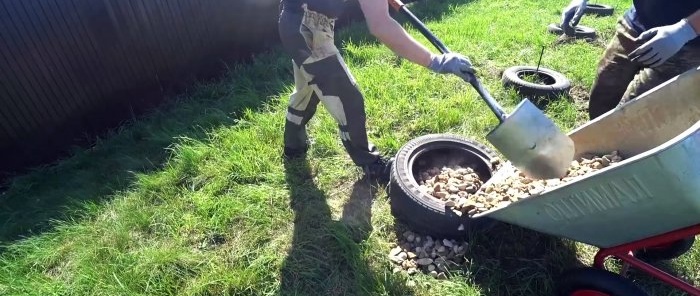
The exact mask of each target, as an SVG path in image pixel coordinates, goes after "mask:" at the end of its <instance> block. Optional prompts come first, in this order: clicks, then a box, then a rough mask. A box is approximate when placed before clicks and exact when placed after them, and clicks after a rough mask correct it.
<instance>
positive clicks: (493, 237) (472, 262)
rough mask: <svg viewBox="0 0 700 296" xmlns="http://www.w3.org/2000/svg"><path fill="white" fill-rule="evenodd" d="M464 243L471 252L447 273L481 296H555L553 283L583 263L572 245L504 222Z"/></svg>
mask: <svg viewBox="0 0 700 296" xmlns="http://www.w3.org/2000/svg"><path fill="white" fill-rule="evenodd" d="M407 230H410V229H409V228H407V227H406V226H405V225H403V224H401V223H397V224H396V226H395V228H394V231H395V235H396V237H402V236H403V234H404V232H406V231H407ZM433 239H436V240H440V241H441V240H442V238H441V237H433ZM464 240H465V241H466V242H467V243H468V244H469V249H468V251H467V253H466V254H465V255H464V257H463V259H462V260H463V262H461V261H455V262H457V264H458V265H452V266H451V267H449V273H448V274H452V277H453V278H454V277H463V278H464V279H466V280H467V281H468V282H469V283H468V285H475V286H478V287H479V289H480V290H481V291H482V292H483V294H482V295H488V296H501V295H503V296H506V295H509V296H510V295H531V296H541V295H553V294H552V293H553V292H552V288H553V287H552V285H553V280H554V279H555V278H556V277H557V276H558V275H559V274H560V273H561V272H563V271H564V270H566V269H568V268H573V267H575V266H579V264H580V263H579V261H578V259H577V257H576V250H575V248H574V246H573V244H571V243H568V242H565V241H564V240H562V239H560V238H556V237H552V236H549V235H545V234H542V233H538V232H535V231H530V230H526V229H523V228H520V227H517V226H511V225H508V224H505V223H500V222H498V223H496V224H495V226H494V227H493V228H490V229H489V230H488V231H486V232H475V233H473V234H472V235H471V236H470V237H469V238H465V239H464ZM453 280H454V279H453Z"/></svg>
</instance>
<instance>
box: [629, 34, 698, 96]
mask: <svg viewBox="0 0 700 296" xmlns="http://www.w3.org/2000/svg"><path fill="white" fill-rule="evenodd" d="M697 66H700V46H685V47H683V48H681V50H680V51H678V53H676V54H675V55H674V56H672V57H671V58H669V59H668V60H667V61H666V62H665V63H663V64H661V65H660V66H658V67H656V68H644V69H643V70H642V71H640V72H639V73H638V74H637V76H635V77H634V80H632V82H631V83H630V84H629V87H628V88H627V91H626V92H625V94H624V96H623V97H622V100H621V101H620V104H624V103H626V102H628V101H631V100H634V99H635V98H636V97H638V96H639V95H641V94H643V93H645V92H647V91H648V90H650V89H652V88H654V87H657V86H658V85H660V84H662V83H664V82H666V81H668V80H669V79H671V78H673V77H675V76H678V75H680V74H682V73H683V72H685V71H688V70H690V69H692V68H695V67H697Z"/></svg>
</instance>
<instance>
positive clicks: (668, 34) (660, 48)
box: [629, 19, 698, 68]
mask: <svg viewBox="0 0 700 296" xmlns="http://www.w3.org/2000/svg"><path fill="white" fill-rule="evenodd" d="M697 36H698V33H696V32H695V29H693V26H691V25H690V23H689V22H688V21H687V20H686V19H682V20H680V21H679V22H677V23H675V24H672V25H668V26H661V27H656V28H652V29H649V30H647V31H645V32H644V33H642V34H640V35H639V37H637V39H636V40H635V41H636V42H644V44H642V45H641V46H640V47H638V48H637V49H635V50H634V51H632V52H631V53H630V54H629V57H630V59H631V60H632V61H634V62H639V63H641V64H642V65H644V66H647V67H651V68H654V67H658V66H660V65H661V64H663V63H664V62H666V60H668V59H669V58H670V57H672V56H673V55H675V54H676V53H677V52H678V51H679V50H681V48H682V47H683V45H685V44H686V43H688V41H690V40H693V39H695V37H697Z"/></svg>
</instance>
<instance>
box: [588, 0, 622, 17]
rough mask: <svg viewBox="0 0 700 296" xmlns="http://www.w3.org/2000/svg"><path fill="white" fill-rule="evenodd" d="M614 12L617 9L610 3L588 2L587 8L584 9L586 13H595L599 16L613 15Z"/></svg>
mask: <svg viewBox="0 0 700 296" xmlns="http://www.w3.org/2000/svg"><path fill="white" fill-rule="evenodd" d="M614 12H615V9H614V8H613V7H612V6H610V5H606V4H592V3H588V4H587V5H586V9H585V10H584V13H586V14H594V15H599V16H611V15H613V13H614Z"/></svg>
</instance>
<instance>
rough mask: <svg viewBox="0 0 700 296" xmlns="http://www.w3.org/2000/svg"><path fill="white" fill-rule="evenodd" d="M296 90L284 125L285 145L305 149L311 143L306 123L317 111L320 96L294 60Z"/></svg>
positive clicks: (291, 97) (290, 101) (291, 98)
mask: <svg viewBox="0 0 700 296" xmlns="http://www.w3.org/2000/svg"><path fill="white" fill-rule="evenodd" d="M292 67H293V70H294V81H295V90H294V92H293V93H292V95H291V96H290V98H289V106H288V107H287V116H286V118H287V120H286V122H285V126H284V146H285V147H288V148H291V149H295V150H303V151H305V150H306V149H307V148H308V145H309V139H308V133H307V131H306V124H307V123H308V122H309V120H311V118H312V117H313V116H314V114H315V113H316V107H317V106H318V102H319V99H318V96H317V95H316V93H315V92H314V91H313V89H312V88H311V86H310V85H309V83H308V80H307V78H306V77H305V75H304V74H303V73H302V71H301V69H300V68H299V67H298V66H297V64H296V63H295V62H294V61H292Z"/></svg>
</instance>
